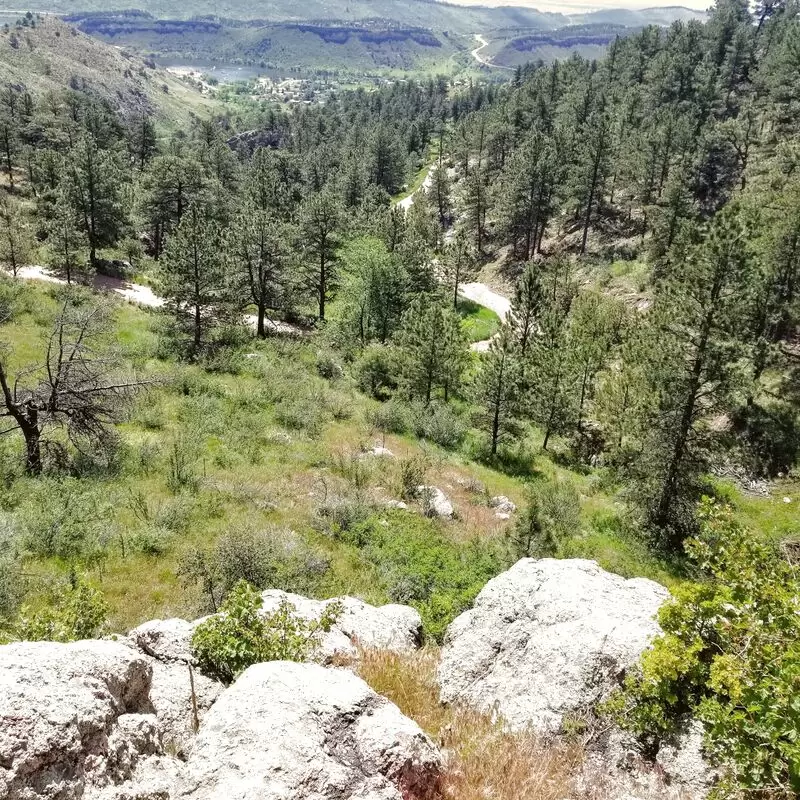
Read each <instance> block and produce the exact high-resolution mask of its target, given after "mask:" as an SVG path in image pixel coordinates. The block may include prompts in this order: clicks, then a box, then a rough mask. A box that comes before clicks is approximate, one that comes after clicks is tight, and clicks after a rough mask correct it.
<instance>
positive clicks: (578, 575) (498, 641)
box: [438, 558, 669, 733]
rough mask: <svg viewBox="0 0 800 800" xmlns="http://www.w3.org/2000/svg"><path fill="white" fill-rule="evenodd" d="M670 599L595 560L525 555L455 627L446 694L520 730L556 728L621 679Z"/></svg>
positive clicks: (449, 642)
mask: <svg viewBox="0 0 800 800" xmlns="http://www.w3.org/2000/svg"><path fill="white" fill-rule="evenodd" d="M668 597H669V593H668V592H667V590H666V589H665V588H664V587H663V586H660V585H659V584H657V583H654V582H653V581H649V580H645V579H641V578H637V579H633V580H626V579H625V578H621V577H620V576H618V575H613V574H611V573H609V572H606V571H604V570H602V569H601V568H600V567H599V566H598V565H597V564H596V563H595V562H594V561H584V560H557V559H541V560H533V559H529V558H528V559H522V560H521V561H519V562H517V563H516V564H515V565H514V566H513V567H512V568H511V569H510V570H508V571H507V572H504V573H502V574H501V575H498V576H497V577H496V578H494V579H492V580H491V581H489V583H487V584H486V586H485V587H484V588H483V590H482V591H481V593H480V594H479V595H478V597H477V599H476V601H475V605H474V607H473V608H472V609H471V610H469V611H466V612H464V613H463V614H461V615H460V616H459V617H458V618H457V619H456V620H454V622H453V623H452V624H451V625H450V627H449V628H448V630H447V634H446V637H445V644H444V647H443V650H442V659H441V664H440V667H439V674H438V677H439V683H440V687H441V698H442V700H443V701H444V702H453V701H456V700H459V701H465V702H467V703H470V704H472V705H474V706H476V707H478V708H481V709H485V710H487V711H496V712H497V713H498V714H499V715H500V716H502V717H503V718H505V720H506V721H507V722H508V723H509V724H510V725H511V726H512V727H513V728H517V729H521V728H528V727H530V728H533V729H534V730H536V731H539V732H542V733H555V732H558V731H559V730H560V729H561V727H562V724H563V723H564V720H565V718H567V717H569V716H570V715H574V714H581V713H583V712H586V711H590V710H591V709H592V708H594V706H596V705H597V703H598V702H600V701H601V700H603V699H604V698H605V697H607V696H608V694H609V693H610V692H611V690H612V689H614V688H615V687H616V686H618V685H619V682H620V680H621V679H622V677H623V676H624V674H625V671H626V670H627V669H629V668H630V667H632V666H633V665H634V664H636V662H637V661H638V660H639V657H640V656H641V654H642V652H643V651H644V650H645V649H646V648H647V647H648V645H649V644H650V642H651V641H652V639H653V638H654V637H655V636H656V635H658V634H659V633H660V628H659V626H658V623H657V621H656V614H657V612H658V609H659V608H660V606H661V604H662V603H663V602H664V601H665V600H666V599H667V598H668Z"/></svg>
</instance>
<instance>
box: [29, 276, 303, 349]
mask: <svg viewBox="0 0 800 800" xmlns="http://www.w3.org/2000/svg"><path fill="white" fill-rule="evenodd" d="M17 277H18V278H22V279H24V280H34V281H45V282H46V283H59V284H63V285H66V283H67V282H66V281H65V280H64V279H63V278H60V277H59V276H58V275H54V274H53V273H52V272H50V271H49V270H48V269H46V268H45V267H43V266H41V265H39V264H32V265H30V266H27V267H20V268H19V269H18V270H17ZM92 288H93V289H94V290H95V291H97V292H108V293H111V294H116V295H118V296H119V297H121V298H122V299H123V300H127V301H128V302H129V303H136V304H137V305H140V306H145V307H147V308H161V307H162V306H163V305H164V302H165V301H164V298H163V297H159V296H158V295H157V294H156V293H155V292H154V291H153V290H152V289H151V288H150V287H149V286H145V285H144V284H141V283H131V282H130V281H126V280H123V279H122V278H112V277H110V276H108V275H95V276H94V280H93V281H92ZM244 322H245V324H246V325H247V326H249V327H250V328H252V329H253V330H255V329H256V326H257V325H258V317H256V315H255V314H245V316H244ZM265 324H266V327H267V329H268V330H270V331H271V332H272V333H277V334H284V335H287V336H304V335H306V334H307V333H308V331H306V330H305V329H304V328H300V327H299V326H297V325H292V324H291V323H290V322H281V321H276V320H271V319H267V320H265Z"/></svg>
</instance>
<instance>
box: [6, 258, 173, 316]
mask: <svg viewBox="0 0 800 800" xmlns="http://www.w3.org/2000/svg"><path fill="white" fill-rule="evenodd" d="M17 277H18V278H24V279H25V280H36V281H47V282H48V283H61V284H64V285H66V283H67V282H66V280H64V278H60V277H59V276H58V275H54V274H53V273H52V272H50V271H49V270H48V269H46V268H45V267H43V266H41V265H39V264H31V265H30V266H27V267H20V269H18V270H17ZM92 288H93V289H94V290H95V291H98V292H111V293H112V294H117V295H119V296H120V297H122V298H124V299H125V300H128V301H129V302H131V303H137V304H138V305H140V306H148V307H149V308H160V307H161V306H163V305H164V299H163V298H161V297H159V296H158V295H157V294H155V292H154V291H153V290H152V289H151V288H150V287H149V286H145V285H143V284H141V283H131V282H130V281H126V280H124V279H122V278H112V277H111V276H110V275H95V276H94V279H93V280H92Z"/></svg>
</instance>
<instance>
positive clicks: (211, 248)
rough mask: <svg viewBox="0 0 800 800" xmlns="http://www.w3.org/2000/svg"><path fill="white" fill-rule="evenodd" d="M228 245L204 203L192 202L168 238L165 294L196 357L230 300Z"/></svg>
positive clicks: (164, 265) (162, 290) (162, 288)
mask: <svg viewBox="0 0 800 800" xmlns="http://www.w3.org/2000/svg"><path fill="white" fill-rule="evenodd" d="M226 252H227V248H226V246H225V241H224V239H223V234H222V230H221V228H220V226H219V224H218V223H217V222H216V220H215V219H214V215H213V214H212V213H211V212H210V211H209V209H208V208H206V207H204V206H198V205H197V204H195V203H192V204H191V205H189V207H188V208H187V209H186V212H185V213H184V215H183V217H182V218H181V222H180V224H179V225H178V227H177V228H176V229H175V232H174V233H173V234H172V235H171V236H170V238H169V239H168V240H167V247H166V250H165V252H164V263H163V266H162V281H161V293H162V295H163V296H164V298H165V299H166V301H167V305H168V308H169V309H171V310H172V312H173V313H174V314H175V317H176V319H177V321H178V324H179V325H180V326H181V327H182V328H184V329H185V330H186V331H187V332H188V334H189V338H190V343H189V348H188V354H189V357H190V358H192V359H195V358H197V357H198V355H199V354H200V351H201V349H202V347H203V345H204V343H205V342H206V341H207V338H208V331H209V329H210V328H212V327H213V326H214V325H215V324H216V322H217V320H218V319H219V315H220V313H221V311H222V306H223V304H224V301H225V300H226V294H225V277H226V266H227V263H226V262H227V257H226Z"/></svg>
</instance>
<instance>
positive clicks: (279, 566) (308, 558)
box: [179, 527, 329, 611]
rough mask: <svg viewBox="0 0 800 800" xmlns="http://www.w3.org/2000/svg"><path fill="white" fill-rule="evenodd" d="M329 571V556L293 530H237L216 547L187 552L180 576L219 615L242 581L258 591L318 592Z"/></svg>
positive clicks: (225, 535) (227, 534)
mask: <svg viewBox="0 0 800 800" xmlns="http://www.w3.org/2000/svg"><path fill="white" fill-rule="evenodd" d="M328 568H329V562H328V560H327V559H326V558H325V556H324V554H322V553H321V552H319V551H317V550H315V549H314V548H312V547H309V546H308V545H307V544H305V542H304V541H303V540H302V539H300V537H299V536H298V535H297V534H295V533H294V532H292V531H287V530H283V529H280V528H275V527H267V528H259V529H255V528H235V529H230V530H228V531H227V532H225V533H223V534H222V536H220V538H219V540H218V541H217V543H216V545H214V546H213V547H211V548H208V549H202V548H201V549H196V550H192V551H189V552H188V553H186V554H185V555H184V557H183V560H182V562H181V566H180V569H179V574H180V576H181V577H182V578H184V580H185V581H187V582H190V583H199V584H200V588H201V591H202V592H203V594H204V596H205V598H206V600H207V606H208V607H209V608H210V610H212V611H216V610H217V608H218V606H219V601H220V598H222V597H224V596H225V594H226V593H227V592H229V591H230V590H231V589H232V588H233V587H234V586H235V585H236V584H237V583H238V582H239V581H242V580H244V581H246V582H247V583H249V584H251V585H253V586H255V587H256V588H259V589H266V588H275V589H283V590H284V591H293V592H300V593H313V592H314V590H315V589H316V588H317V582H318V581H319V580H320V579H321V578H322V577H323V576H324V575H325V573H326V572H327V571H328Z"/></svg>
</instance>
